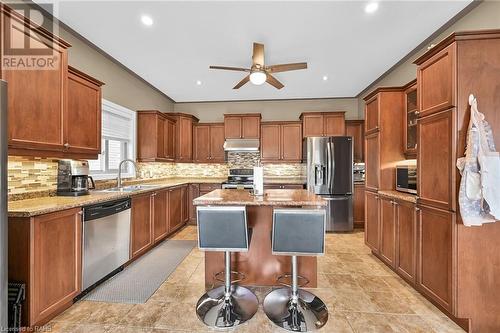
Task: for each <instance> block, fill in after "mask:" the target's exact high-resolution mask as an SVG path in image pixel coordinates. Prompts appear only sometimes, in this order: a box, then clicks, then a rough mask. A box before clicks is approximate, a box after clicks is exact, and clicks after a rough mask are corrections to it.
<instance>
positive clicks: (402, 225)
mask: <svg viewBox="0 0 500 333" xmlns="http://www.w3.org/2000/svg"><path fill="white" fill-rule="evenodd" d="M396 203H397V204H396V216H395V220H396V263H395V264H396V267H395V268H396V271H397V272H398V273H399V274H400V275H401V276H402V277H403V278H404V279H405V280H407V281H408V282H410V283H411V284H414V283H415V278H416V274H415V273H416V264H417V218H416V212H417V208H416V206H415V204H413V203H407V202H402V201H396Z"/></svg>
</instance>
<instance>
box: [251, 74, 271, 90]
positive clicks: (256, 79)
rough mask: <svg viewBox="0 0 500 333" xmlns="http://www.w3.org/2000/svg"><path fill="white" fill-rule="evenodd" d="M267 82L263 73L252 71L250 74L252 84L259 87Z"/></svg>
mask: <svg viewBox="0 0 500 333" xmlns="http://www.w3.org/2000/svg"><path fill="white" fill-rule="evenodd" d="M266 80H267V74H266V73H264V72H263V71H254V72H252V73H250V82H252V83H253V84H255V85H257V86H260V85H261V84H263V83H264V82H266Z"/></svg>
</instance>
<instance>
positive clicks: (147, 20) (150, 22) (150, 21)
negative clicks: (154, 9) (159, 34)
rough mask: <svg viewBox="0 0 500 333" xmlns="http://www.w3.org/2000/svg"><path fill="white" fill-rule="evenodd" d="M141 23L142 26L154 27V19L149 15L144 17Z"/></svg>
mask: <svg viewBox="0 0 500 333" xmlns="http://www.w3.org/2000/svg"><path fill="white" fill-rule="evenodd" d="M141 22H142V24H144V25H147V26H148V27H150V26H152V25H153V19H152V18H151V16H148V15H142V16H141Z"/></svg>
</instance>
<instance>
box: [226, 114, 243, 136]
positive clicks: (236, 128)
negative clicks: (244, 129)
mask: <svg viewBox="0 0 500 333" xmlns="http://www.w3.org/2000/svg"><path fill="white" fill-rule="evenodd" d="M241 120H242V119H241V117H229V116H224V137H225V138H226V139H241V134H242V133H241Z"/></svg>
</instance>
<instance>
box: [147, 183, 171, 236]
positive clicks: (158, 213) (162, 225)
mask: <svg viewBox="0 0 500 333" xmlns="http://www.w3.org/2000/svg"><path fill="white" fill-rule="evenodd" d="M151 197H152V200H153V242H154V243H157V242H159V241H161V240H163V239H164V238H165V237H167V235H168V231H169V230H168V191H167V190H163V191H158V192H155V193H153V194H152V195H151Z"/></svg>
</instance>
